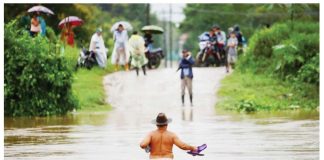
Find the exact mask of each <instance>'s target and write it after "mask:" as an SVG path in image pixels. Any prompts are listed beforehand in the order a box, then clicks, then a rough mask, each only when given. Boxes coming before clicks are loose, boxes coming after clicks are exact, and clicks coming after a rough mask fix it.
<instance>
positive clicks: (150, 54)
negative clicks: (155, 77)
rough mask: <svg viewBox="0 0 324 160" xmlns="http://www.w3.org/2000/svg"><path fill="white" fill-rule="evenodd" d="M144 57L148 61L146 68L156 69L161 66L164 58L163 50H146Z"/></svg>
mask: <svg viewBox="0 0 324 160" xmlns="http://www.w3.org/2000/svg"><path fill="white" fill-rule="evenodd" d="M145 56H146V58H147V59H148V64H147V67H148V68H149V69H153V68H158V67H159V66H160V64H161V60H162V59H163V58H164V54H163V50H162V49H161V48H157V49H153V50H151V51H150V50H147V52H145Z"/></svg>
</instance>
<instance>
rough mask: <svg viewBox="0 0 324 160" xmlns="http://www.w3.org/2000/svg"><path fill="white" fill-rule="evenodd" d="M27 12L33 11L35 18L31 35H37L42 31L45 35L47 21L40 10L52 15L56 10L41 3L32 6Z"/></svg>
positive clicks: (32, 22)
mask: <svg viewBox="0 0 324 160" xmlns="http://www.w3.org/2000/svg"><path fill="white" fill-rule="evenodd" d="M27 12H28V13H33V18H32V19H31V27H30V35H31V36H33V37H35V36H36V35H37V34H38V33H39V32H40V33H41V35H42V36H45V35H46V23H45V20H44V19H43V17H41V16H40V12H42V13H46V14H52V15H54V12H53V11H51V10H50V9H48V8H46V7H44V6H41V5H38V6H33V7H32V8H30V9H28V11H27Z"/></svg>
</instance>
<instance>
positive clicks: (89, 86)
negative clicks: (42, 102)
mask: <svg viewBox="0 0 324 160" xmlns="http://www.w3.org/2000/svg"><path fill="white" fill-rule="evenodd" d="M79 52H80V49H79V48H71V47H66V48H65V52H64V57H65V58H66V59H67V61H68V63H69V64H70V66H71V68H74V67H75V65H76V62H77V58H78V56H79ZM108 62H110V61H109V60H108ZM112 72H113V66H112V65H111V64H110V63H108V65H107V67H106V69H102V68H99V67H97V66H95V67H93V68H92V69H91V70H88V69H83V68H81V69H78V70H77V71H75V72H74V74H73V78H74V80H73V84H72V90H73V94H74V95H75V96H76V98H77V99H78V101H79V108H78V109H77V111H78V112H84V113H88V112H105V111H109V110H111V108H112V107H111V105H110V104H108V103H106V102H105V99H106V97H107V95H106V93H105V90H104V86H103V77H104V76H105V75H107V74H109V73H112Z"/></svg>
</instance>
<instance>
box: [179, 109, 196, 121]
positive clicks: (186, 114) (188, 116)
mask: <svg viewBox="0 0 324 160" xmlns="http://www.w3.org/2000/svg"><path fill="white" fill-rule="evenodd" d="M181 115H182V120H183V121H193V108H189V109H186V108H182V114H181Z"/></svg>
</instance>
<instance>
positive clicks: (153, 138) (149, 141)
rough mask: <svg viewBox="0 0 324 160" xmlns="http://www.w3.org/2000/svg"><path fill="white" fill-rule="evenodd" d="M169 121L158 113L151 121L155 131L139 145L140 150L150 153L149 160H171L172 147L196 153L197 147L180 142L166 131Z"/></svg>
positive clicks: (173, 134) (175, 136)
mask: <svg viewBox="0 0 324 160" xmlns="http://www.w3.org/2000/svg"><path fill="white" fill-rule="evenodd" d="M171 121H172V119H170V118H167V116H166V115H165V114H164V113H159V114H158V115H157V117H156V119H155V120H153V121H152V123H153V124H155V125H156V126H157V129H156V130H154V131H152V132H150V133H149V134H148V135H147V136H146V137H145V138H144V140H143V141H142V142H141V143H140V147H141V148H142V149H145V150H146V151H147V152H150V160H172V159H173V157H174V155H173V152H172V148H173V145H176V146H177V147H179V148H180V149H182V150H190V151H194V152H195V151H197V147H194V146H191V145H188V144H186V143H184V142H182V141H181V140H180V139H179V137H178V136H177V135H176V134H175V133H173V132H170V131H168V129H167V128H168V124H169V123H170V122H171Z"/></svg>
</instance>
